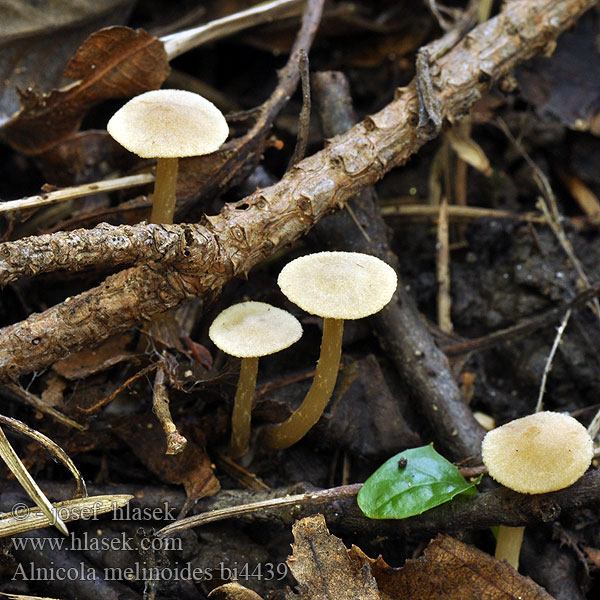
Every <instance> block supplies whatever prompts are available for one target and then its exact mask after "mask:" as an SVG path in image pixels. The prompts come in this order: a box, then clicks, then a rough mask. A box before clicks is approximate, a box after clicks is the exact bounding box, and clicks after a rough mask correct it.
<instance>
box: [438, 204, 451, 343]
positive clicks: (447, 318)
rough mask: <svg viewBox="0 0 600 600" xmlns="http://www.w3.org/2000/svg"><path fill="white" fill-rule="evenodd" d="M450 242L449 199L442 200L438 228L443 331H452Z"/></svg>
mask: <svg viewBox="0 0 600 600" xmlns="http://www.w3.org/2000/svg"><path fill="white" fill-rule="evenodd" d="M449 263H450V240H449V233H448V199H447V198H446V197H444V198H442V203H441V205H440V216H439V220H438V227H437V253H436V266H437V281H438V294H437V309H438V325H439V328H440V329H441V330H442V331H445V332H449V331H452V317H451V315H450V313H451V306H452V299H451V297H450V268H449Z"/></svg>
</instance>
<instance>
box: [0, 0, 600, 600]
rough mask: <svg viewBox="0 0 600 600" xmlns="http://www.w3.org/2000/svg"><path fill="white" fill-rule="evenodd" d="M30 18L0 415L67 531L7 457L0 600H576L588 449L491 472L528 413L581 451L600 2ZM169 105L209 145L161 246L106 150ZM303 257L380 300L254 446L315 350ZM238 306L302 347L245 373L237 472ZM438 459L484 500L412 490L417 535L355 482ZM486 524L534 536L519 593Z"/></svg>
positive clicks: (234, 4) (3, 247) (595, 566)
mask: <svg viewBox="0 0 600 600" xmlns="http://www.w3.org/2000/svg"><path fill="white" fill-rule="evenodd" d="M46 4H47V6H45V7H44V9H43V11H42V12H36V9H35V7H33V6H30V7H25V6H23V7H21V8H20V9H19V10H17V11H16V12H14V14H13V13H12V12H11V13H10V14H9V13H8V12H7V13H6V14H9V17H8V19H7V20H6V23H3V24H1V25H0V48H2V55H3V61H2V62H3V63H4V65H3V66H0V75H1V77H0V81H2V85H1V86H0V134H1V136H2V142H1V144H0V198H1V199H2V201H3V202H2V203H0V212H1V213H2V214H0V231H1V233H2V238H1V240H2V243H0V283H1V284H2V285H3V290H2V294H1V296H0V325H1V326H2V329H0V396H1V397H2V399H3V409H2V411H0V413H1V414H0V426H1V427H2V430H4V431H5V432H6V433H7V434H8V440H9V441H10V444H11V445H12V446H13V447H14V449H15V451H16V453H17V454H18V455H19V457H20V458H21V460H22V461H23V463H24V465H25V467H26V468H27V470H28V471H29V472H30V473H31V475H32V476H33V478H34V479H35V481H36V482H37V484H38V485H39V487H40V488H41V490H42V491H43V493H44V494H45V495H46V496H47V497H48V498H49V499H50V500H51V501H52V502H53V503H62V504H58V505H57V506H58V507H59V509H60V510H58V514H59V516H61V517H63V520H64V521H65V522H66V525H67V527H68V529H69V536H68V537H64V536H63V535H62V534H60V533H59V532H58V530H57V529H56V528H42V527H46V526H47V525H48V521H47V520H46V521H44V520H43V518H44V517H43V516H41V512H40V511H39V510H36V509H33V508H29V507H30V506H31V505H32V504H33V502H32V500H31V499H30V498H29V497H28V496H27V494H26V492H25V491H24V489H23V488H22V486H21V485H20V484H19V483H18V482H17V480H16V479H15V476H14V475H13V473H14V470H15V469H17V470H18V467H14V465H13V466H12V468H11V469H9V468H8V467H7V466H4V465H3V464H2V465H0V477H1V481H2V483H1V484H0V510H2V511H4V515H3V516H2V518H0V548H1V550H2V552H1V553H0V593H3V594H7V595H8V596H7V597H21V596H17V595H19V594H21V595H23V597H24V596H27V597H30V596H44V597H50V598H68V599H76V598H85V599H87V600H93V599H96V598H98V599H103V600H106V599H117V598H121V599H123V598H127V599H129V598H131V599H134V598H142V597H147V598H161V599H162V598H165V599H166V598H178V599H180V600H184V599H185V600H187V599H190V600H191V599H194V598H207V597H209V596H210V598H217V599H219V598H221V599H234V598H235V599H237V600H257V599H258V600H260V599H261V598H262V599H264V600H267V599H277V598H285V599H287V600H305V599H308V598H312V599H317V598H318V599H321V598H335V600H346V599H350V598H352V599H356V598H361V599H363V598H364V599H368V600H371V599H372V600H400V599H404V598H409V597H410V598H413V599H414V598H422V599H425V598H427V599H428V600H438V599H439V600H441V599H442V598H443V599H456V600H458V599H460V600H464V599H468V598H486V599H488V598H489V599H496V598H498V599H500V598H503V599H505V598H515V599H516V598H524V599H525V598H527V599H533V598H536V599H538V598H539V599H542V598H544V599H548V598H550V599H551V598H556V599H557V600H584V599H586V598H589V599H591V598H597V597H598V593H599V592H600V579H599V576H598V575H599V572H600V517H599V514H600V513H599V512H598V508H599V507H600V475H599V474H598V470H597V466H598V464H597V458H594V460H593V461H592V465H591V467H590V469H588V471H587V472H586V473H585V475H584V476H583V477H582V478H581V479H579V480H578V481H577V482H576V483H575V484H574V485H572V486H571V487H568V488H566V489H563V490H560V491H556V492H550V493H546V494H539V495H527V494H519V493H517V492H513V491H511V490H507V489H505V488H503V487H502V486H500V485H499V484H497V483H496V482H495V481H493V480H492V479H491V478H490V477H489V476H488V475H487V471H486V468H485V466H484V465H482V460H481V454H480V446H481V440H482V438H483V436H484V435H485V433H486V430H490V429H493V428H494V427H497V426H500V425H503V424H505V423H507V422H509V421H511V420H512V419H516V418H518V417H523V416H525V415H528V414H531V413H533V412H535V411H536V407H538V403H539V402H542V403H543V409H544V410H549V411H556V412H562V413H568V414H569V415H571V416H572V417H574V418H575V419H577V420H578V421H580V422H581V423H582V424H583V425H584V426H585V427H586V428H588V427H589V431H590V433H591V435H592V437H594V436H597V421H598V418H596V419H594V417H595V416H596V414H597V413H598V411H599V410H600V403H599V401H598V398H599V397H600V395H599V391H600V352H599V350H598V349H599V348H600V304H599V302H598V300H597V296H598V294H599V293H600V232H599V225H600V169H599V168H598V165H599V164H600V139H599V138H598V135H599V134H600V125H599V123H600V116H599V115H600V112H599V111H600V50H599V45H598V40H599V39H600V27H599V24H600V12H599V11H598V7H597V6H595V4H596V3H595V2H593V1H592V0H560V1H559V0H552V1H547V0H544V1H542V0H510V1H507V2H504V3H499V2H486V1H485V0H471V1H470V2H468V1H467V0H456V1H453V2H450V3H449V4H448V5H444V6H442V5H441V4H438V3H437V2H436V1H435V0H428V1H427V2H411V1H409V0H394V1H393V2H392V1H387V0H379V1H377V2H368V1H364V0H350V1H348V2H333V1H326V2H323V0H308V1H306V2H304V1H299V0H279V1H275V2H270V3H267V5H266V8H264V10H263V11H262V12H261V11H258V12H257V13H255V14H250V15H246V16H244V13H243V12H242V11H244V10H245V9H247V8H248V6H250V5H252V4H253V3H252V2H246V1H245V0H227V2H224V1H217V0H207V1H206V2H203V3H201V5H200V6H197V4H196V3H194V2H191V1H189V0H171V1H170V2H165V1H164V0H150V1H147V2H139V3H135V2H134V1H133V0H102V1H98V0H94V1H93V2H82V3H81V4H80V5H78V7H75V6H74V7H73V8H72V13H71V12H70V10H71V9H69V10H67V9H65V8H64V3H61V2H58V1H57V2H55V1H54V0H49V1H48V2H47V3H46ZM1 6H2V2H0V10H4V9H2V8H1ZM588 9H589V10H588ZM226 16H234V17H237V19H234V21H233V23H234V24H233V26H232V25H231V24H230V23H229V24H228V23H227V22H226V23H225V24H223V23H222V22H219V21H216V20H217V19H220V18H222V17H226ZM203 23H208V24H210V26H209V27H208V28H207V29H206V31H205V32H204V33H202V36H203V37H191V38H190V36H187V34H186V33H185V32H186V31H187V30H189V29H190V28H193V27H196V26H198V25H200V24H203ZM115 26H119V27H115ZM106 27H111V29H103V28H106ZM94 32H100V33H94ZM182 32H183V34H182ZM90 35H91V37H88V36H90ZM82 44H83V46H82ZM186 44H187V45H186ZM78 48H79V49H78ZM4 58H6V61H5V60H4ZM69 61H70V62H69ZM67 63H69V66H68V68H67V71H66V72H65V68H66V67H67ZM63 72H65V74H64V75H63ZM160 87H163V88H177V89H185V90H189V91H193V92H197V93H199V94H201V95H202V96H204V97H206V98H208V99H209V100H210V101H211V102H213V103H214V104H215V105H216V106H217V107H218V108H219V109H221V111H222V112H223V113H224V114H225V116H226V118H227V121H228V124H229V129H230V136H229V138H228V140H227V142H226V143H225V144H224V145H223V146H222V147H221V149H220V150H218V151H216V152H214V153H212V154H208V155H206V156H200V157H197V156H196V157H189V158H182V159H180V161H179V175H178V180H177V190H176V196H177V207H176V212H175V218H174V224H164V225H163V224H148V221H149V220H150V217H151V207H152V200H153V187H152V181H153V180H154V177H155V171H156V169H155V165H156V161H154V160H153V159H145V158H140V157H138V156H136V155H134V154H132V153H130V152H128V151H127V150H125V149H124V148H123V147H122V146H120V145H119V144H118V143H117V142H116V141H115V140H114V139H112V138H111V136H110V135H109V134H108V133H107V131H106V124H107V122H108V120H109V119H110V117H111V116H112V115H113V114H114V112H115V111H116V110H118V109H119V108H120V107H121V106H122V105H123V104H124V102H125V101H126V100H128V99H129V98H131V97H134V96H136V95H138V94H140V93H142V92H145V91H148V90H151V89H157V88H160ZM17 88H18V89H19V90H21V91H20V92H19V93H18V92H17ZM30 88H31V89H30ZM32 90H33V91H32ZM52 90H54V91H52ZM38 92H40V93H38ZM41 92H45V93H47V94H48V95H46V96H44V95H41ZM21 102H22V103H23V105H22V108H21ZM355 123H357V125H354V124H355ZM131 177H133V178H134V179H121V178H131ZM109 181H116V185H115V187H114V188H111V189H109V188H107V187H104V186H105V185H106V182H109ZM86 184H93V185H92V186H91V187H87V188H85V189H84V190H83V191H81V193H79V192H78V191H77V190H75V191H74V190H73V188H74V187H76V186H84V185H86ZM61 190H63V191H61ZM57 195H58V196H61V195H62V197H57ZM26 198H29V200H27V201H26V202H25V201H22V202H20V203H16V204H14V202H15V201H18V200H21V199H26ZM207 215H208V216H207ZM100 224H103V225H101V226H99V225H100ZM97 226H99V227H97ZM321 251H346V252H361V253H365V254H370V255H373V256H376V257H378V258H380V259H381V260H383V261H384V262H386V263H387V264H389V265H391V266H392V267H393V269H394V270H395V271H396V273H397V276H398V288H397V290H396V292H395V294H394V296H393V298H392V300H391V302H389V304H387V305H386V306H385V308H384V309H383V310H382V311H381V312H378V313H377V314H374V315H372V316H369V317H367V318H364V319H359V320H348V321H346V322H345V325H344V337H343V345H342V358H341V365H340V368H339V374H338V379H337V384H336V387H335V390H334V392H333V395H332V398H331V400H330V402H329V403H328V405H327V408H326V410H325V412H324V414H323V416H322V417H321V418H320V420H319V421H318V423H317V424H316V425H315V426H314V427H313V428H312V429H311V430H310V431H309V433H308V434H307V435H306V436H305V437H304V438H302V439H301V440H300V441H299V442H297V443H295V444H293V445H291V446H290V447H287V448H283V449H276V450H272V449H269V448H268V447H267V446H266V443H265V441H264V440H265V439H266V434H265V432H268V431H270V429H269V427H271V428H272V427H273V425H274V424H277V423H281V422H283V421H285V420H286V419H288V418H289V417H290V416H291V415H292V414H294V411H295V410H296V409H297V408H298V407H299V406H300V405H301V403H302V401H303V398H304V397H305V395H306V393H307V391H308V390H309V388H310V386H311V383H312V381H313V378H314V375H315V367H316V364H317V360H318V358H319V348H320V343H321V336H322V333H323V319H322V318H321V317H318V316H315V315H312V314H308V313H307V312H305V311H303V310H302V309H301V308H299V307H298V306H296V305H295V304H293V303H292V302H291V301H290V300H289V299H288V298H287V297H286V296H284V294H283V293H282V291H281V290H280V288H279V287H278V285H277V280H278V275H279V273H280V272H281V270H282V268H283V267H284V266H285V265H287V264H288V263H290V262H291V261H292V260H293V259H295V258H297V257H300V256H304V255H307V254H311V253H316V252H321ZM336 277H337V274H336ZM334 278H335V277H334ZM332 279H333V278H332ZM306 286H307V287H308V286H309V284H308V283H307V284H306ZM374 287H382V284H381V282H380V281H377V282H375V286H374ZM247 300H252V301H259V302H265V303H269V304H271V305H273V306H275V307H278V308H282V309H285V310H287V311H289V312H290V313H291V314H292V315H293V316H294V317H296V319H298V321H299V322H300V323H301V325H302V329H303V335H302V337H301V339H300V340H299V341H297V342H296V343H295V344H293V345H292V346H290V347H289V348H286V349H284V350H282V351H281V352H278V353H276V354H271V355H269V356H264V357H262V358H260V362H259V367H258V379H257V385H256V391H255V395H254V406H253V408H252V433H251V439H250V443H249V451H248V452H247V453H245V455H244V456H242V457H241V458H238V459H236V460H232V458H230V457H229V454H228V452H229V450H228V448H229V440H230V436H231V414H232V410H233V405H234V398H235V395H236V385H237V381H238V375H239V372H240V359H239V358H234V357H231V356H228V355H227V354H225V353H224V352H223V351H222V350H219V349H218V348H217V347H216V346H215V344H214V343H213V342H212V341H211V338H210V337H209V333H208V332H209V328H210V326H211V324H212V322H213V321H214V320H215V318H216V317H217V315H219V313H220V312H221V311H222V310H224V309H225V308H227V307H229V306H231V305H233V304H236V303H239V302H243V301H247ZM159 313H162V314H161V316H160V317H156V316H153V315H157V314H159ZM2 430H0V432H1V431H2ZM0 443H2V444H3V442H2V440H1V439H0ZM431 443H432V444H433V447H434V448H435V450H436V451H437V452H438V453H439V455H441V456H443V457H445V459H447V460H448V461H450V462H451V463H453V464H454V465H455V467H456V469H455V468H454V467H451V466H450V465H448V468H451V469H454V471H455V472H456V476H457V477H459V479H460V480H462V481H464V482H465V485H467V486H468V485H469V484H470V483H476V484H477V487H478V493H476V494H474V493H472V492H473V490H472V489H471V493H464V492H463V493H460V494H458V492H452V493H449V494H448V495H447V496H446V495H444V494H445V493H446V492H442V491H440V488H439V487H436V485H437V484H438V483H439V481H438V480H434V478H433V475H431V476H430V474H428V475H427V477H429V479H427V481H426V482H425V483H422V485H421V487H420V491H419V493H413V492H411V491H407V490H404V492H403V493H402V494H397V496H396V497H395V498H394V499H393V500H390V504H391V505H393V507H394V510H396V511H398V514H399V516H400V513H402V516H404V513H403V511H406V510H408V508H407V506H408V505H409V504H410V506H411V510H412V512H411V513H410V515H411V516H408V517H407V518H402V519H400V518H398V519H389V518H383V519H369V518H367V517H366V516H365V515H364V514H363V513H362V512H361V510H360V509H359V507H358V506H357V500H356V496H357V492H358V490H359V489H360V484H362V483H364V482H365V481H366V480H367V479H368V478H369V476H370V475H371V474H373V473H374V472H375V471H376V470H377V469H378V468H379V467H380V466H381V465H382V464H383V463H384V462H385V461H387V460H388V459H390V458H391V457H394V461H396V463H398V471H399V472H402V470H403V469H404V468H407V469H409V472H411V473H413V471H410V469H412V468H413V465H414V464H417V463H416V462H414V463H413V462H411V461H417V460H420V459H417V458H408V459H406V458H404V457H405V456H409V457H413V456H415V457H416V456H417V455H413V454H403V455H402V456H401V457H398V456H397V455H398V453H401V452H403V453H404V452H406V451H407V450H408V451H414V449H417V448H421V449H422V450H419V451H418V452H427V451H428V450H426V449H427V447H428V445H429V444H431ZM6 444H8V442H6ZM3 447H4V448H5V450H4V451H3V452H6V448H7V447H9V446H3ZM167 451H168V453H167ZM3 456H5V454H3ZM419 456H421V455H419ZM423 460H424V459H423ZM436 460H437V459H436ZM440 460H441V458H440ZM407 461H408V462H407ZM61 463H62V464H61ZM418 464H419V465H421V464H424V463H418ZM436 464H441V463H436ZM545 466H546V467H548V465H545ZM65 467H66V468H65ZM419 468H420V467H419ZM428 468H429V467H428ZM438 468H439V469H441V468H442V467H435V469H438ZM444 468H446V467H444ZM435 469H434V470H435ZM11 470H12V471H13V473H11ZM69 470H70V471H71V473H69ZM454 471H453V472H454ZM436 472H438V471H436ZM440 472H441V471H440ZM445 473H446V472H445ZM463 477H464V479H462V478H463ZM408 485H409V487H410V483H409V484H408ZM421 488H422V489H421ZM471 488H472V486H471ZM453 489H454V488H453ZM461 491H462V490H461ZM381 493H382V494H385V493H386V492H385V491H382V492H381ZM455 493H457V494H458V495H457V496H456V497H454V498H453V499H452V500H450V501H449V502H447V500H449V499H450V498H451V497H452V496H454V494H455ZM86 497H89V498H88V500H87V504H85V502H86V500H85V499H86ZM415 506H416V508H414V507H415ZM89 511H91V512H89ZM100 513H103V514H100ZM79 517H87V518H79ZM36 519H37V520H36ZM40 519H41V520H40ZM180 521H181V522H180ZM496 525H508V526H526V529H525V536H524V541H523V546H522V549H521V557H520V565H519V569H518V571H517V570H515V569H514V568H513V567H512V566H510V565H508V564H506V563H505V562H501V561H497V560H495V559H494V558H493V556H494V547H495V543H496V542H495V538H494V533H493V532H494V531H495V526H496ZM165 528H167V529H165ZM378 557H379V558H378Z"/></svg>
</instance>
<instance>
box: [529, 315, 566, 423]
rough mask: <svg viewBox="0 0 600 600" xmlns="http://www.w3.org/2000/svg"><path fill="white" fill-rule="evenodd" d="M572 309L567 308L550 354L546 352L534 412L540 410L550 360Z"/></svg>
mask: <svg viewBox="0 0 600 600" xmlns="http://www.w3.org/2000/svg"><path fill="white" fill-rule="evenodd" d="M572 311H573V309H571V308H569V309H568V310H567V312H566V313H565V316H564V317H563V320H562V322H561V324H560V325H559V327H558V329H557V330H556V335H555V336H554V343H553V344H552V348H551V349H550V354H548V358H547V359H546V365H545V366H544V373H543V375H542V381H541V383H540V392H539V395H538V399H537V403H536V405H535V412H540V411H541V410H542V400H543V398H544V391H545V390H546V379H548V373H550V369H551V368H552V361H553V360H554V355H555V354H556V351H557V350H558V344H560V340H561V339H562V335H563V333H564V331H565V328H566V327H567V323H568V322H569V319H570V318H571V313H572Z"/></svg>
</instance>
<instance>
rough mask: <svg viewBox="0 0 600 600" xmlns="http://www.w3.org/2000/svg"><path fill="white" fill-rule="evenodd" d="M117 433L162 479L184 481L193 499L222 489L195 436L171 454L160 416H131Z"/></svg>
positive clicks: (168, 481)
mask: <svg viewBox="0 0 600 600" xmlns="http://www.w3.org/2000/svg"><path fill="white" fill-rule="evenodd" d="M115 433H117V434H118V435H119V437H120V438H121V439H122V440H123V441H124V442H125V443H126V444H127V445H128V446H129V447H130V448H131V450H132V451H133V453H134V454H135V455H136V456H137V457H138V458H139V459H140V460H141V461H142V462H143V463H144V465H145V466H146V467H147V468H148V469H150V470H151V471H152V472H153V473H154V474H155V475H157V476H158V477H160V479H161V480H162V481H165V482H167V483H176V484H183V486H184V488H185V492H186V494H187V497H188V499H189V500H197V499H198V498H204V497H206V496H213V495H214V494H216V493H217V492H218V491H219V490H220V489H221V485H220V484H219V480H218V479H217V478H216V477H215V475H214V473H213V470H212V463H211V460H210V458H209V457H208V455H207V454H206V451H205V450H204V448H201V447H200V446H199V445H198V444H196V443H194V441H193V439H192V438H193V436H188V435H186V438H187V440H188V443H187V445H186V447H185V449H184V450H183V452H180V453H179V454H170V455H167V454H165V449H166V439H165V434H164V432H163V430H162V427H161V426H160V423H159V422H158V420H157V419H156V417H154V416H153V415H148V414H147V415H137V416H132V417H129V418H128V419H127V422H126V423H125V424H124V425H121V426H120V427H116V428H115ZM196 437H197V435H196Z"/></svg>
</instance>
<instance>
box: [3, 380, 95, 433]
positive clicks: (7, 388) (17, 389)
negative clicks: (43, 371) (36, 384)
mask: <svg viewBox="0 0 600 600" xmlns="http://www.w3.org/2000/svg"><path fill="white" fill-rule="evenodd" d="M1 391H4V392H5V393H7V394H10V395H11V396H13V397H15V396H16V397H17V398H18V399H19V400H20V401H21V402H24V403H25V404H28V405H29V406H33V408H35V409H36V410H38V411H39V412H41V413H44V414H45V415H48V416H49V417H51V418H52V419H54V420H55V421H56V422H57V423H62V424H63V425H66V426H67V427H72V428H73V429H77V430H78V431H85V430H86V429H87V425H81V423H78V422H77V421H74V420H73V419H70V418H69V417H67V416H66V415H63V413H61V412H60V411H58V410H56V409H55V408H53V407H52V406H48V405H47V404H46V403H45V402H43V401H42V400H41V399H40V398H38V397H37V396H36V395H35V394H32V393H31V392H30V391H28V390H26V389H24V388H22V387H21V386H19V385H16V384H14V383H7V384H6V385H3V386H0V392H1Z"/></svg>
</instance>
